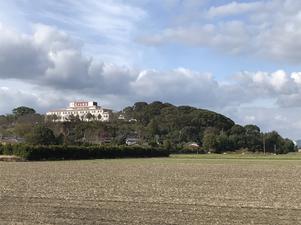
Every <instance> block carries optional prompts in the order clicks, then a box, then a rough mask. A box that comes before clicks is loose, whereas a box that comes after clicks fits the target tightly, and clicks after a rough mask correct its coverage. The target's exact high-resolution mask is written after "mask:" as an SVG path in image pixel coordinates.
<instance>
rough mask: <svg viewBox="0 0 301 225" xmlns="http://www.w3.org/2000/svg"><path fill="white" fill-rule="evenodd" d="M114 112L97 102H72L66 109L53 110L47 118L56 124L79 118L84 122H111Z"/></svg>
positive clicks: (47, 114) (48, 113)
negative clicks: (111, 115)
mask: <svg viewBox="0 0 301 225" xmlns="http://www.w3.org/2000/svg"><path fill="white" fill-rule="evenodd" d="M111 112H112V110H109V109H104V108H102V107H101V106H98V105H97V102H88V101H81V102H71V103H70V104H69V107H68V108H66V109H58V110H52V111H49V112H47V113H46V116H48V117H49V118H51V119H52V120H53V121H56V122H64V121H70V119H72V117H73V118H76V117H77V118H79V119H80V120H82V121H92V120H97V121H109V119H110V114H111Z"/></svg>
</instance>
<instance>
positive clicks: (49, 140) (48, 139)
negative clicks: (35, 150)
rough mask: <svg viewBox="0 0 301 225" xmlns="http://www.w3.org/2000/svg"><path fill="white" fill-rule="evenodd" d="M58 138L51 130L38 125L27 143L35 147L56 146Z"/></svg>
mask: <svg viewBox="0 0 301 225" xmlns="http://www.w3.org/2000/svg"><path fill="white" fill-rule="evenodd" d="M56 141H57V140H56V137H55V135H54V133H53V131H52V130H51V129H49V128H48V127H46V126H42V125H38V126H36V127H34V129H33V131H32V133H31V134H30V135H29V136H28V137H27V142H28V143H30V144H33V145H52V144H56Z"/></svg>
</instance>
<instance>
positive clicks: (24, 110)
mask: <svg viewBox="0 0 301 225" xmlns="http://www.w3.org/2000/svg"><path fill="white" fill-rule="evenodd" d="M12 112H13V115H14V116H16V117H20V116H24V115H27V114H34V113H36V111H35V110H34V109H32V108H29V107H26V106H20V107H17V108H14V109H13V111H12Z"/></svg>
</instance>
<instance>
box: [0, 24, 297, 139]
mask: <svg viewBox="0 0 301 225" xmlns="http://www.w3.org/2000/svg"><path fill="white" fill-rule="evenodd" d="M207 29H211V28H207ZM212 29H215V28H212ZM0 32H1V33H2V34H3V35H1V36H0V83H1V88H0V100H1V101H0V113H7V112H9V111H10V110H11V109H12V108H13V107H17V106H20V105H28V106H32V107H34V108H36V109H37V110H38V111H40V112H45V111H46V110H48V109H50V108H56V107H64V106H65V105H66V103H67V102H68V101H71V100H74V99H83V98H85V99H91V100H96V101H99V102H100V104H101V105H105V106H106V107H112V108H114V109H120V108H122V107H123V106H126V105H129V104H132V103H133V102H135V101H149V102H151V101H154V100H160V101H166V102H171V103H173V104H176V105H193V106H196V107H200V108H209V109H211V110H215V111H218V112H221V113H225V114H226V115H228V116H230V117H231V118H233V119H234V120H235V121H237V122H239V123H243V124H247V123H256V124H259V125H261V127H262V128H263V129H277V130H280V132H282V133H283V134H289V135H291V136H292V137H297V135H298V134H297V131H296V132H295V130H298V131H300V129H301V125H300V124H301V121H299V119H298V115H297V114H294V113H292V112H291V111H292V110H291V109H294V111H295V112H299V111H300V110H299V109H300V107H301V104H300V102H301V91H300V90H301V73H300V72H293V73H288V72H285V71H283V70H278V71H275V72H272V73H269V72H263V71H258V72H250V71H245V72H241V73H238V74H236V75H235V76H233V77H232V78H231V80H228V81H227V82H223V81H220V80H218V79H216V78H215V76H213V75H212V74H210V73H204V72H199V71H193V70H190V69H187V68H176V69H171V70H161V71H160V70H154V69H137V68H133V67H128V66H120V65H117V64H113V63H107V62H102V61H99V60H98V59H95V58H92V57H87V56H86V55H85V54H84V53H83V46H82V43H80V42H78V41H77V40H74V39H73V38H71V37H70V36H69V35H68V34H66V33H65V32H63V31H61V30H58V29H56V28H53V27H49V26H45V25H41V24H40V25H36V26H34V31H33V33H32V34H24V33H20V32H16V31H12V30H11V29H8V28H7V27H4V26H3V25H2V26H1V27H0ZM4 81H5V82H9V81H11V82H12V83H13V84H14V85H8V86H6V85H4V83H5V82H4ZM26 85H30V86H29V87H26ZM13 87H14V88H13ZM264 100H266V102H267V104H266V105H265V103H266V102H265V101H264ZM259 101H261V103H260V104H261V105H260V104H258V102H259ZM254 105H256V107H254ZM8 106H9V107H8ZM296 107H299V108H296ZM289 129H292V130H291V131H290V130H289ZM293 129H295V130H293Z"/></svg>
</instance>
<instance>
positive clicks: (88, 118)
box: [86, 113, 93, 121]
mask: <svg viewBox="0 0 301 225" xmlns="http://www.w3.org/2000/svg"><path fill="white" fill-rule="evenodd" d="M92 118H93V115H92V114H91V113H87V115H86V119H87V120H88V121H90V120H91V119H92Z"/></svg>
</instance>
